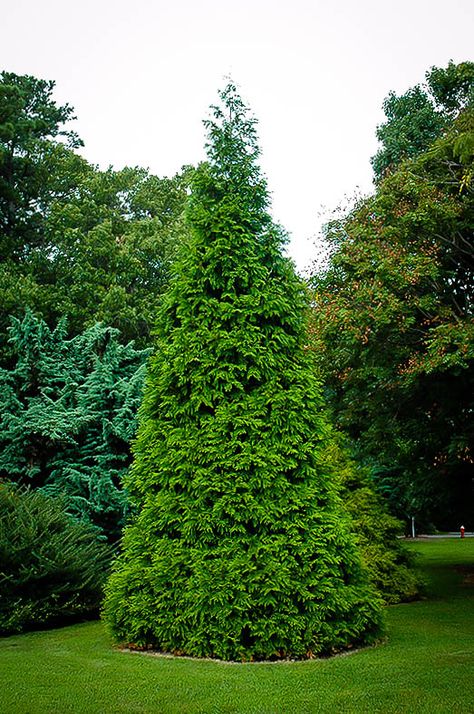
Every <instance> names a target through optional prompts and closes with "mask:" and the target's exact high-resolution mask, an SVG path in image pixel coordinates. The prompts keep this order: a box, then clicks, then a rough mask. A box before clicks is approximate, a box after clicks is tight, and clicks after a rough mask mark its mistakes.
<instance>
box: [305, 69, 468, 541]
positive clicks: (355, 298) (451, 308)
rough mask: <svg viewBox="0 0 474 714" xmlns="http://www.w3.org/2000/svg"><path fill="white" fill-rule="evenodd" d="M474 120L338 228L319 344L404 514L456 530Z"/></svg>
mask: <svg viewBox="0 0 474 714" xmlns="http://www.w3.org/2000/svg"><path fill="white" fill-rule="evenodd" d="M469 68H470V65H469V64H468V66H467V69H469ZM448 69H449V68H448ZM449 71H450V72H452V71H453V69H452V68H451V69H449ZM433 72H434V71H433ZM431 76H432V77H434V78H436V77H437V78H438V79H437V80H436V81H438V80H439V77H440V76H441V77H442V76H444V75H443V72H442V71H440V74H436V72H434V74H433V73H432V75H431ZM439 81H440V80H439ZM433 82H434V79H433ZM463 91H464V90H463ZM473 122H474V117H473V109H472V107H470V106H464V107H463V108H462V111H461V112H460V113H459V115H458V116H457V117H456V118H455V119H454V120H453V121H452V122H451V125H450V126H449V128H448V127H447V128H446V129H445V130H444V133H443V136H441V137H440V138H439V139H437V140H436V141H435V142H434V143H433V144H432V145H431V146H430V148H429V150H428V151H426V152H425V153H423V154H420V155H418V156H417V157H415V158H414V159H412V160H410V161H405V162H404V163H402V164H400V166H399V167H398V169H397V170H396V171H394V172H393V173H392V174H391V175H389V176H388V177H387V178H386V179H385V180H384V181H382V182H381V183H380V184H379V186H378V188H377V190H376V193H375V195H374V196H373V197H369V198H367V199H364V200H362V201H360V202H359V204H358V205H357V206H356V207H355V208H354V210H353V211H351V212H350V213H349V214H348V215H346V216H344V217H343V218H342V219H341V220H340V221H339V222H336V223H334V224H332V225H331V226H329V228H328V239H329V240H332V241H333V256H332V259H331V262H330V266H329V269H328V270H327V272H326V274H320V275H318V276H317V277H316V278H315V280H314V284H315V295H314V303H315V310H314V311H313V319H314V324H313V344H314V347H315V350H316V354H317V355H318V356H319V358H320V365H321V368H322V370H323V373H324V375H325V378H326V380H327V384H328V390H329V391H328V394H329V395H330V397H331V401H332V405H333V408H334V413H335V415H336V417H337V420H338V423H339V424H340V426H341V427H342V428H343V429H344V430H346V432H347V433H348V434H349V435H350V436H351V437H352V438H353V439H354V440H355V442H356V443H357V448H358V451H359V458H360V459H362V460H363V461H365V462H366V463H368V464H369V465H372V467H373V470H374V473H375V474H376V475H377V481H378V483H379V485H380V486H381V487H382V488H383V490H384V491H385V493H388V494H389V495H391V497H392V502H393V503H395V504H396V506H397V512H398V514H399V515H403V516H405V517H407V516H409V515H417V516H419V517H421V518H423V519H424V523H425V525H426V524H427V522H429V521H431V522H434V523H435V524H436V525H438V526H439V527H443V528H446V527H449V528H457V527H458V526H459V525H460V523H461V522H464V524H465V525H468V524H469V523H470V522H471V518H472V514H471V512H470V506H469V504H470V503H472V496H473V495H474V494H473V490H472V475H471V473H472V462H473V449H474V444H473V436H474V434H473V421H472V414H473V408H474V404H473V397H472V395H473V393H474V390H473V386H474V385H473V374H474V373H473V358H474V326H473V305H474V251H473V245H472V226H473V222H474V215H473V213H474V210H473V209H474V201H473V183H472V171H473V155H474V143H473V138H472V137H473V136H474V125H473Z"/></svg>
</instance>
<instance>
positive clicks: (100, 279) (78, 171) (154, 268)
mask: <svg viewBox="0 0 474 714" xmlns="http://www.w3.org/2000/svg"><path fill="white" fill-rule="evenodd" d="M53 88H54V82H46V81H44V80H37V79H35V78H33V77H28V76H17V75H14V74H12V73H3V74H2V76H1V81H0V248H1V251H2V259H3V260H2V263H1V265H0V351H1V352H3V353H5V350H6V338H7V328H8V325H9V316H10V315H14V316H16V317H21V316H22V315H23V314H24V309H25V307H30V308H31V309H32V310H34V312H35V313H36V314H37V315H40V316H42V317H43V318H44V319H45V320H46V321H47V322H48V324H49V325H50V326H51V327H52V326H53V325H54V324H55V323H56V322H57V321H58V319H60V318H61V317H63V316H67V317H68V324H69V329H70V331H71V334H78V333H79V332H81V331H82V330H83V329H84V328H85V327H89V326H91V325H93V324H94V323H95V322H97V321H104V322H105V323H106V324H108V325H110V326H113V327H117V328H118V329H120V331H121V334H122V338H123V340H124V341H125V342H126V341H129V340H130V339H136V340H137V344H138V345H140V346H144V345H146V344H149V342H150V331H151V324H152V321H153V315H154V312H155V310H156V306H157V304H158V302H159V300H160V295H161V293H162V291H163V289H164V286H165V284H166V283H167V281H168V278H169V269H170V264H171V262H172V260H173V256H174V253H175V249H176V244H177V241H178V239H179V235H181V233H182V222H181V213H182V210H183V206H184V201H185V198H186V191H187V184H188V176H189V175H190V173H191V169H186V170H184V171H183V172H182V173H181V174H180V175H178V176H175V177H173V178H170V179H168V178H163V179H160V178H158V177H156V176H153V175H151V174H149V173H148V172H147V171H146V170H144V169H138V168H135V169H134V168H126V169H124V170H122V171H113V170H112V169H109V170H107V171H99V170H98V169H97V168H96V167H94V166H91V165H90V164H88V163H87V162H86V161H85V160H84V159H83V158H82V157H81V156H79V155H78V154H77V153H76V152H75V151H74V149H76V148H77V147H78V146H80V144H81V142H80V140H79V139H78V137H77V135H76V134H74V133H73V132H70V131H67V130H66V129H65V128H64V124H65V123H67V122H68V121H69V120H70V119H71V118H73V117H72V111H73V110H72V109H71V108H70V107H69V106H68V105H66V106H64V107H59V106H57V105H56V103H55V102H54V100H53V98H52V92H53Z"/></svg>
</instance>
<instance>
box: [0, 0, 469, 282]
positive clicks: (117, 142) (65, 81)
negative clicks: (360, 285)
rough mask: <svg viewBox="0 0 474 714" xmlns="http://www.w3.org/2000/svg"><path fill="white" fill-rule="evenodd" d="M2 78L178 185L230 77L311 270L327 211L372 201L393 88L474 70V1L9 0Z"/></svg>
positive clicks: (103, 146)
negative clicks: (26, 87)
mask: <svg viewBox="0 0 474 714" xmlns="http://www.w3.org/2000/svg"><path fill="white" fill-rule="evenodd" d="M1 2H2V9H1V14H0V18H1V20H0V67H1V69H5V70H8V71H12V72H16V73H18V74H32V75H34V76H36V77H41V78H44V79H54V80H55V81H56V93H55V97H56V99H57V100H58V102H60V103H64V102H68V103H69V104H71V105H73V106H74V107H75V109H76V114H77V117H78V121H77V122H75V125H76V126H75V129H76V130H77V131H78V133H79V134H80V136H81V137H82V138H83V140H84V142H85V148H84V150H83V153H84V156H85V157H86V158H87V159H88V160H89V161H91V162H93V163H96V164H99V165H100V166H101V167H102V168H105V167H107V166H108V165H113V166H114V167H115V168H121V167H123V166H124V165H133V166H136V165H138V166H146V167H149V168H150V169H151V171H152V172H154V173H157V174H159V175H172V174H174V173H175V172H176V171H178V170H179V169H180V167H181V166H182V165H184V164H189V163H196V162H198V161H199V160H201V159H202V158H204V150H203V146H204V129H203V126H202V121H201V120H202V119H203V118H205V117H206V115H207V109H208V106H209V105H210V104H212V103H213V102H215V101H216V93H217V89H218V88H219V87H222V86H223V84H224V77H225V76H226V75H229V74H230V75H231V76H232V78H233V79H234V81H236V82H237V83H238V84H239V86H240V89H241V93H242V96H243V98H244V99H245V100H246V101H247V102H248V103H249V104H250V106H251V107H252V110H253V111H254V113H255V115H256V116H257V118H258V119H259V135H260V144H261V147H262V150H263V158H262V166H263V169H264V171H265V173H266V175H267V178H268V182H269V187H270V190H271V191H272V195H273V214H274V216H275V218H276V219H277V220H279V221H280V222H281V223H282V224H283V225H284V226H285V228H286V229H287V230H288V231H289V233H290V234H291V236H292V240H291V243H290V246H289V253H290V255H291V256H292V257H293V258H294V260H295V262H296V263H297V266H298V267H299V268H300V270H303V269H304V268H305V267H306V266H307V265H309V264H310V263H311V261H312V260H313V259H314V257H315V252H316V248H315V246H314V236H315V234H317V233H318V229H319V227H320V225H321V220H322V218H321V217H320V215H319V214H320V213H321V207H322V206H324V207H325V209H326V210H327V211H330V210H331V209H333V208H334V207H335V206H336V205H337V204H338V203H339V202H340V201H341V200H342V199H343V198H344V195H345V194H348V195H350V194H353V193H354V191H355V189H356V187H359V188H360V190H362V191H363V192H368V191H370V190H371V185H372V184H371V181H372V174H371V168H370V163H369V159H370V156H372V155H373V154H374V153H375V151H376V147H377V144H376V139H375V127H376V125H377V124H378V123H379V122H380V121H382V119H383V113H382V110H381V105H382V101H383V99H384V97H385V96H386V95H387V93H388V92H389V90H391V89H393V90H395V91H396V92H398V93H401V92H404V91H405V90H406V89H407V88H408V87H410V86H413V85H414V84H416V83H418V82H421V81H423V79H424V74H425V72H426V70H427V69H428V68H429V67H431V66H432V65H437V66H445V65H446V64H447V62H448V61H449V60H450V59H453V60H454V61H455V62H461V61H463V60H474V2H472V0H450V2H447V1H446V0H442V1H441V0H395V1H392V0H333V1H332V2H329V0H326V1H323V0H285V2H281V1H279V0H233V1H231V0H194V1H193V0H166V2H165V0H126V1H125V0H82V2H81V3H79V2H70V1H69V0H15V2H11V1H9V2H7V1H6V0H1Z"/></svg>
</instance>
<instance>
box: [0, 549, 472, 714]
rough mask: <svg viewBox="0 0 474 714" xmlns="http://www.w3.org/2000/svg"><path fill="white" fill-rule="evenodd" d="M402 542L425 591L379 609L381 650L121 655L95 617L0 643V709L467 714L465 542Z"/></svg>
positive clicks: (468, 556) (468, 553) (468, 581)
mask: <svg viewBox="0 0 474 714" xmlns="http://www.w3.org/2000/svg"><path fill="white" fill-rule="evenodd" d="M411 547H412V548H414V549H415V550H416V551H417V552H419V554H420V567H422V568H423V570H424V571H425V574H426V577H427V580H428V593H427V599H426V600H423V601H420V602H416V603H411V604H406V605H396V606H391V607H389V608H387V636H388V639H387V642H386V643H384V644H381V645H379V646H378V647H375V648H370V649H366V650H362V651H359V652H355V653H352V654H350V655H345V656H339V657H334V658H332V659H326V660H313V661H305V662H294V663H277V664H223V663H220V662H210V661H196V660H188V659H165V658H159V657H149V656H143V655H139V654H126V653H122V652H118V651H116V650H114V649H113V647H112V645H111V642H110V639H109V637H108V635H107V634H106V632H105V630H104V627H103V625H102V624H101V623H99V622H91V623H85V624H80V625H75V626H72V627H66V628H63V629H58V630H51V631H49V632H36V633H31V634H27V635H19V636H15V637H8V638H4V639H2V640H0V711H1V712H8V713H9V714H10V713H16V712H23V713H25V714H26V713H28V714H48V713H49V712H51V713H54V714H62V713H63V712H64V713H66V712H87V714H89V713H90V714H94V713H99V712H100V714H104V713H109V712H110V713H112V712H114V713H115V712H130V713H132V712H166V713H168V712H170V713H173V712H176V713H179V714H184V713H188V712H189V713H191V712H192V713H195V712H196V713H197V712H201V713H205V714H207V713H215V714H220V713H221V712H222V713H224V712H246V713H247V712H248V713H250V712H254V713H258V714H270V713H274V714H277V713H278V714H283V713H284V712H285V713H286V712H288V713H291V714H298V713H300V712H301V713H303V712H304V713H306V712H308V713H312V712H336V713H339V712H344V713H345V712H367V713H370V714H371V713H372V712H384V713H387V714H390V713H392V712H393V713H394V714H395V712H396V713H397V714H400V713H401V712H407V713H408V712H410V714H418V712H421V713H423V712H426V713H428V712H429V713H430V714H434V713H437V712H439V713H443V714H448V713H449V712H457V711H460V712H461V711H462V712H465V713H466V712H472V711H474V709H473V702H474V577H473V574H474V539H465V540H463V541H461V540H460V539H459V540H458V539H451V540H448V539H446V540H441V539H440V540H434V541H422V542H416V543H413V544H412V545H411ZM470 574H471V575H470Z"/></svg>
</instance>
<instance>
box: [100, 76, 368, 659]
mask: <svg viewBox="0 0 474 714" xmlns="http://www.w3.org/2000/svg"><path fill="white" fill-rule="evenodd" d="M220 97H221V100H222V106H221V107H214V108H213V109H214V118H213V119H212V120H210V121H208V122H206V125H207V129H208V136H209V143H208V146H207V148H208V156H209V163H208V164H206V165H204V166H202V167H201V168H200V170H199V171H198V172H197V174H196V176H195V178H194V185H193V193H192V196H191V199H190V204H189V209H188V222H189V224H190V228H191V231H190V238H189V241H188V243H187V245H186V247H185V249H184V250H182V252H181V257H180V260H179V261H178V264H177V267H176V278H175V281H174V283H173V284H172V286H171V288H170V290H169V292H168V294H167V298H166V299H165V302H164V305H163V307H162V310H161V312H160V317H159V323H158V330H157V336H158V349H157V353H156V355H155V356H154V358H152V361H151V366H150V370H149V374H148V378H147V386H146V389H145V398H144V403H143V406H142V408H141V418H140V426H139V434H138V438H137V443H136V446H135V463H134V467H133V469H132V473H131V475H130V476H129V478H128V480H127V487H128V490H129V492H130V494H131V497H132V498H133V500H134V502H135V504H136V506H137V515H136V518H135V520H134V521H133V523H131V525H130V526H129V527H128V528H127V529H126V532H125V536H124V542H123V554H122V556H121V557H120V558H119V560H118V561H117V563H116V566H115V572H114V573H113V575H112V577H111V579H110V581H109V583H108V586H107V597H106V603H105V616H106V619H107V621H108V623H109V625H110V627H111V630H112V631H113V633H114V635H115V637H116V639H117V640H118V641H121V642H126V643H129V644H133V645H134V646H138V647H145V646H149V647H150V646H151V647H154V648H157V649H161V650H170V651H172V652H175V653H178V654H179V653H181V654H183V653H184V654H188V655H195V656H209V657H218V658H222V659H226V660H232V659H242V660H251V659H266V658H281V657H301V658H303V657H311V656H314V655H318V654H322V653H329V652H333V651H336V650H339V649H342V648H347V647H351V646H354V645H355V644H361V643H368V642H372V641H374V640H375V639H376V638H377V636H378V634H379V631H380V609H379V601H378V599H377V596H376V595H375V594H374V591H373V590H372V589H371V587H370V586H369V585H368V580H367V574H366V571H365V570H364V569H363V566H362V565H361V561H360V557H359V553H358V550H357V548H356V546H355V544H354V542H353V540H352V538H351V536H350V534H349V529H348V526H347V522H346V518H345V516H344V515H343V512H342V510H341V505H340V501H339V498H338V495H337V493H336V490H335V485H334V479H333V478H331V475H330V469H328V468H327V467H326V464H325V451H326V448H327V440H328V439H329V438H330V432H329V430H328V428H327V424H326V422H325V417H324V415H323V413H322V400H321V394H320V388H319V385H318V383H317V381H316V380H315V377H314V370H313V369H312V365H311V364H310V361H309V359H310V358H309V353H308V352H307V350H306V349H305V325H304V314H305V295H304V291H303V289H302V286H301V283H300V281H299V280H298V278H297V277H296V275H295V273H294V270H293V268H292V265H291V263H290V262H289V261H288V260H287V259H286V258H285V257H283V256H282V253H281V246H282V243H283V239H284V235H283V233H282V231H281V229H279V228H278V227H276V226H275V225H274V224H273V223H272V220H271V218H270V216H269V214H268V212H267V208H268V203H269V199H268V193H267V187H266V183H265V181H264V179H263V178H262V177H261V175H260V171H259V168H258V164H257V159H258V156H259V149H258V146H257V142H256V131H255V120H254V119H253V118H251V117H249V114H248V109H247V108H246V107H245V106H244V104H243V103H242V100H241V99H240V97H239V96H238V94H237V91H236V88H235V87H234V86H233V85H232V84H229V85H228V86H227V87H226V88H225V90H224V91H223V92H221V94H220Z"/></svg>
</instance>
